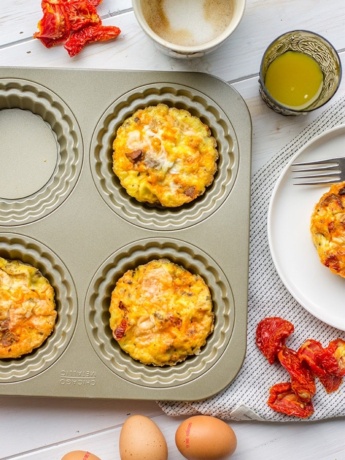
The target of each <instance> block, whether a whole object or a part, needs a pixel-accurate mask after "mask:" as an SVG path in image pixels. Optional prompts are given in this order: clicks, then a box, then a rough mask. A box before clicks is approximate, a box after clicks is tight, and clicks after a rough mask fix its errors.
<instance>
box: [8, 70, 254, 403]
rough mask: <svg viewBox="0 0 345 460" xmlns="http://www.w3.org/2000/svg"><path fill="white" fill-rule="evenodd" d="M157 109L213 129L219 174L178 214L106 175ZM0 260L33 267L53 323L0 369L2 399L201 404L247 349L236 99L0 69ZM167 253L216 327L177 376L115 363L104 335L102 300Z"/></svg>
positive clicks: (88, 73) (196, 88) (140, 75)
mask: <svg viewBox="0 0 345 460" xmlns="http://www.w3.org/2000/svg"><path fill="white" fill-rule="evenodd" d="M158 103H164V104H167V105H169V106H175V107H178V108H184V109H187V110H189V111H190V112H191V113H192V114H193V115H196V116H198V117H200V118H201V119H202V121H203V122H204V123H206V124H207V125H208V126H210V128H211V131H212V134H213V136H214V137H215V138H216V140H217V144H218V150H219V154H220V157H219V163H218V172H217V174H216V176H215V180H214V182H213V184H212V186H211V187H209V189H208V190H207V191H206V193H205V194H204V195H203V196H202V197H200V198H199V199H197V200H195V201H194V202H192V203H190V204H188V205H186V206H183V207H181V208H176V209H163V208H157V207H152V206H146V205H145V204H142V203H138V202H136V201H135V200H134V199H132V198H130V197H129V196H128V195H127V194H126V192H125V191H124V189H122V187H121V186H120V184H119V182H118V180H117V178H116V177H115V175H114V174H113V172H112V142H113V139H114V135H115V132H116V129H117V128H118V126H120V124H121V123H122V122H123V121H124V120H125V119H126V118H127V117H128V116H130V115H131V114H132V113H133V112H134V111H135V110H137V109H139V108H143V107H146V106H148V105H155V104H158ZM0 134H1V137H2V139H3V145H2V147H1V150H0V171H1V176H2V179H1V185H0V256H1V257H5V258H9V259H20V260H22V261H23V262H26V263H30V264H32V265H34V266H35V267H37V268H38V269H39V270H40V271H41V272H42V274H43V275H44V276H46V277H47V278H48V279H49V281H50V282H51V283H52V285H53V286H54V289H55V292H56V301H57V311H58V320H57V323H56V327H55V330H54V332H53V334H52V335H51V336H50V337H49V338H48V339H47V341H46V342H45V343H44V344H43V345H42V346H41V347H40V348H39V349H37V350H35V351H34V352H33V353H31V354H29V355H26V356H23V357H22V358H20V359H8V360H0V394H4V395H5V394H7V395H32V396H57V397H58V396H60V397H92V398H115V399H116V398H126V399H161V400H164V399H165V400H198V399H202V398H205V397H208V396H211V395H213V394H215V393H217V392H218V391H220V390H222V389H223V388H224V387H226V386H227V385H228V384H230V383H231V382H232V380H233V379H234V378H235V377H236V375H237V373H238V371H239V370H240V368H241V365H242V362H243V359H244V356H245V351H246V326H247V293H248V255H249V210H250V167H251V120H250V115H249V112H248V109H247V107H246V105H245V103H244V101H243V99H242V98H241V97H240V95H239V94H238V93H237V92H236V91H235V90H234V89H233V88H232V87H231V86H229V85H228V84H226V83H225V82H223V81H221V80H219V79H217V78H215V77H212V76H209V75H206V74H202V73H187V72H173V73H172V72H135V71H110V70H109V71H107V70H105V71H97V70H95V71H94V70H60V69H28V68H7V67H2V68H0ZM160 257H166V258H168V259H170V260H172V261H173V262H175V263H178V264H180V265H182V266H184V267H185V268H187V269H188V270H190V271H192V272H193V273H197V274H200V275H201V276H202V277H203V278H204V279H205V281H206V282H207V284H208V285H209V287H210V289H211V292H212V297H213V302H214V308H215V318H216V319H215V329H214V332H213V334H212V335H211V336H210V337H209V339H208V341H207V344H206V346H205V347H204V348H203V349H202V350H201V352H200V354H198V355H197V356H194V357H191V358H189V359H187V360H186V361H184V362H183V363H179V364H177V365H176V366H173V367H162V368H159V367H153V366H145V365H143V364H141V363H138V362H136V361H134V360H132V359H131V358H130V357H129V356H127V355H126V354H124V353H123V352H122V351H121V349H120V348H119V347H118V346H117V344H116V342H115V341H114V339H113V338H112V334H111V330H110V328H109V313H108V308H109V304H110V295H111V291H112V289H113V288H114V286H115V283H116V280H117V279H118V278H119V277H120V276H122V274H123V273H124V272H125V271H126V270H128V269H133V268H134V267H135V266H137V265H139V264H141V263H146V262H148V261H149V260H152V259H154V258H160Z"/></svg>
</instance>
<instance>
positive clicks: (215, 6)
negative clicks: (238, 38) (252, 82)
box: [133, 0, 245, 57]
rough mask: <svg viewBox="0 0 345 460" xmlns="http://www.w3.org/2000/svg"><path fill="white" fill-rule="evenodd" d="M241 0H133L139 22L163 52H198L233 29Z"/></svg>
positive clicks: (209, 48) (184, 54)
mask: <svg viewBox="0 0 345 460" xmlns="http://www.w3.org/2000/svg"><path fill="white" fill-rule="evenodd" d="M244 7H245V0H133V8H134V12H135V15H136V17H137V20H138V22H139V24H140V25H141V26H142V27H143V29H144V31H145V32H146V33H147V34H148V35H149V36H150V38H152V39H153V40H154V41H155V43H156V44H157V46H158V47H159V48H160V49H161V50H162V51H164V52H165V53H167V54H169V55H171V56H175V57H193V55H194V56H195V57H196V56H202V55H203V54H205V53H207V52H210V51H212V50H214V49H215V48H217V47H218V46H219V45H220V44H221V43H222V42H223V41H224V40H225V39H226V38H228V36H229V35H230V34H231V33H232V32H233V31H234V30H235V28H236V27H237V25H238V24H239V22H240V20H241V18H242V15H243V12H244Z"/></svg>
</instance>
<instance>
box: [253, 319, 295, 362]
mask: <svg viewBox="0 0 345 460" xmlns="http://www.w3.org/2000/svg"><path fill="white" fill-rule="evenodd" d="M293 331H294V326H293V324H292V323H290V322H289V321H287V320H285V319H282V318H279V317H276V316H273V317H269V318H264V319H263V320H261V321H260V322H259V324H258V326H257V328H256V345H257V346H258V348H259V350H260V351H261V352H262V353H263V355H264V356H265V357H266V358H267V360H268V362H269V363H270V364H273V363H274V361H275V360H276V359H277V355H278V352H279V350H280V349H281V348H282V347H283V346H284V345H285V341H286V339H287V337H289V335H291V334H292V333H293Z"/></svg>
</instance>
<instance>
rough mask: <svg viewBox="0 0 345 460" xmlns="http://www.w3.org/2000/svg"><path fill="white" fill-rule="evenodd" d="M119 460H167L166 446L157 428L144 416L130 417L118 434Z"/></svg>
mask: <svg viewBox="0 0 345 460" xmlns="http://www.w3.org/2000/svg"><path fill="white" fill-rule="evenodd" d="M119 447H120V457H121V460H167V458H168V446H167V443H166V440H165V438H164V436H163V434H162V432H161V431H160V429H159V428H158V426H157V425H156V424H155V423H154V422H153V421H152V420H151V419H150V418H148V417H145V416H144V415H132V416H131V417H129V418H128V419H127V420H126V421H125V423H124V424H123V426H122V429H121V433H120V441H119Z"/></svg>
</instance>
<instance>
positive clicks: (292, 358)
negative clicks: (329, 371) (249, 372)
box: [278, 347, 316, 401]
mask: <svg viewBox="0 0 345 460" xmlns="http://www.w3.org/2000/svg"><path fill="white" fill-rule="evenodd" d="M278 359H279V362H280V364H281V365H282V366H283V367H284V369H286V370H287V371H288V373H289V374H290V378H291V388H292V390H293V391H294V392H295V393H296V394H297V395H298V396H299V397H300V398H301V399H302V400H303V401H310V400H311V398H312V397H313V396H314V394H315V393H316V385H315V380H314V377H313V374H312V373H311V371H310V369H309V367H307V365H306V364H305V363H304V362H302V361H300V359H299V358H298V355H297V353H296V352H295V350H292V349H291V348H288V347H283V348H282V349H281V350H279V352H278Z"/></svg>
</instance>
